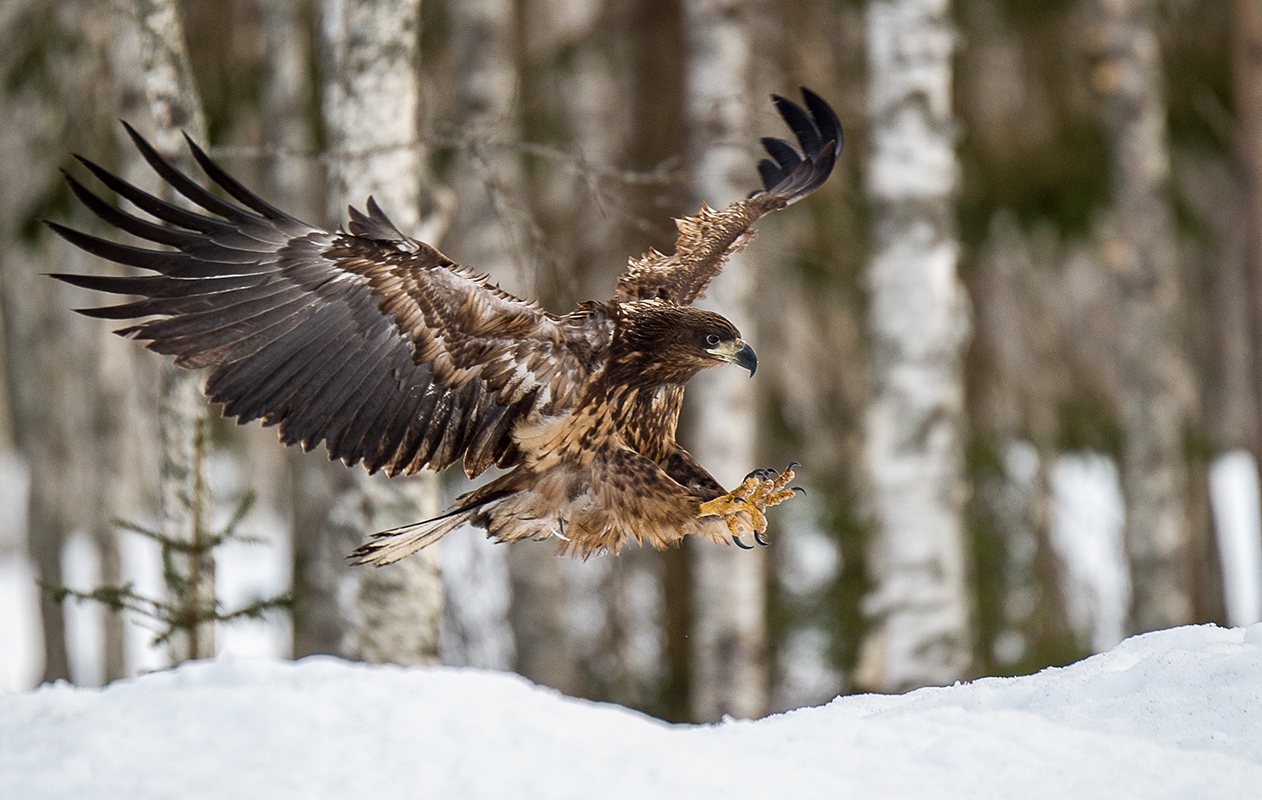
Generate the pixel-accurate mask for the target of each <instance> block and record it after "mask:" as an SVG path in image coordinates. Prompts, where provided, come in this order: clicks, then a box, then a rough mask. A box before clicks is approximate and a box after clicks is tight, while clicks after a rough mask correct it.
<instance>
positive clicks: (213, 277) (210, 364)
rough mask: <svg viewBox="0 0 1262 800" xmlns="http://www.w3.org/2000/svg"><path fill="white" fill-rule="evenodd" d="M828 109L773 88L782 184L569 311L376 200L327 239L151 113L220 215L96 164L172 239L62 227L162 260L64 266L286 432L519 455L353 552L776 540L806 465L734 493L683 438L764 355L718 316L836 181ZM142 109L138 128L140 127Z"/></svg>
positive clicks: (386, 458)
mask: <svg viewBox="0 0 1262 800" xmlns="http://www.w3.org/2000/svg"><path fill="white" fill-rule="evenodd" d="M802 97H803V100H804V102H805V108H803V107H802V106H800V105H798V104H797V103H794V102H792V101H790V100H787V99H785V98H784V97H780V96H777V95H772V101H773V103H774V104H775V107H776V109H777V110H778V111H779V113H780V116H781V117H782V118H783V119H784V121H785V123H786V124H787V125H788V127H789V128H790V129H791V130H792V132H793V134H794V135H795V137H796V139H797V144H796V145H795V144H793V143H791V142H789V141H786V140H784V139H778V138H770V137H769V138H764V139H762V144H763V146H764V148H765V149H766V151H767V154H768V155H769V156H770V158H765V159H763V160H762V161H761V162H760V163H759V164H758V172H759V175H760V177H761V179H762V183H763V188H762V189H759V190H757V191H754V192H753V193H751V194H750V195H749V196H748V197H746V198H745V199H743V200H739V201H737V202H734V203H732V204H731V205H729V206H727V207H726V208H724V209H722V210H721V211H715V210H712V209H710V208H709V207H707V206H705V205H704V204H703V205H702V207H701V210H700V212H699V213H698V214H697V215H696V216H692V217H688V218H686V219H682V220H676V225H677V227H678V231H679V233H678V239H677V241H676V244H675V252H674V253H673V254H671V255H663V254H662V253H659V252H657V251H656V250H649V252H648V253H646V254H645V255H643V256H642V257H640V258H638V259H631V260H630V261H629V265H628V268H627V270H626V272H625V274H623V275H622V277H620V278H619V279H618V283H617V291H616V294H615V296H614V297H613V298H611V299H609V300H606V301H603V302H596V301H588V302H584V303H582V304H580V305H579V306H578V308H576V309H575V310H574V311H572V312H570V313H568V314H565V315H555V314H551V313H548V312H547V311H545V310H544V309H543V308H541V307H540V306H539V305H538V304H536V303H534V302H530V301H528V300H523V299H521V298H518V297H515V296H513V295H512V294H509V293H508V292H505V291H504V290H502V289H500V288H499V287H498V286H497V285H496V284H494V283H492V282H491V281H490V280H489V279H488V277H487V276H485V275H479V274H477V273H475V272H474V271H472V270H470V269H468V268H467V267H464V266H462V265H460V264H457V263H456V262H455V261H453V260H452V259H450V258H448V257H447V256H445V255H443V254H442V253H441V252H439V251H438V250H437V249H435V248H434V247H432V246H430V245H428V244H426V243H425V242H421V241H418V240H416V239H413V238H411V237H409V236H407V235H406V234H405V233H403V232H402V231H400V230H399V229H398V228H397V227H396V226H395V225H394V224H393V223H391V222H390V220H389V219H388V218H387V217H386V215H385V213H384V212H383V211H382V210H381V208H380V207H378V205H377V203H376V202H375V201H374V200H373V199H372V198H371V197H370V198H368V201H367V205H366V208H367V213H364V212H361V211H359V210H358V209H356V208H354V207H351V208H349V215H350V220H349V223H348V224H347V225H346V226H345V228H343V229H339V230H336V231H327V230H323V229H321V228H320V227H317V226H314V225H310V224H308V223H306V222H302V221H300V220H298V219H295V218H294V217H292V216H290V215H289V214H286V213H285V212H283V211H281V210H279V209H277V208H275V207H273V206H272V205H270V204H268V203H267V202H265V201H263V200H262V199H260V198H259V197H258V196H257V195H255V194H254V193H252V192H251V191H249V190H248V189H246V188H245V187H244V186H243V185H242V184H241V183H239V182H238V181H237V180H236V179H234V178H233V177H231V176H230V175H229V174H228V173H227V172H225V171H224V170H223V169H222V168H221V167H219V166H218V165H217V164H216V163H215V162H214V161H212V160H211V159H210V158H209V157H208V156H207V155H206V153H205V152H203V151H202V149H201V148H199V147H198V146H197V145H196V144H195V143H194V142H193V140H192V139H191V138H189V137H188V136H187V135H186V136H185V139H186V140H187V143H188V146H189V149H190V151H191V153H192V156H193V159H194V160H195V161H196V162H197V164H198V165H199V166H200V167H201V169H202V171H203V172H204V173H205V175H206V177H207V178H208V179H209V180H210V181H211V182H212V183H213V184H214V185H216V186H218V188H219V189H220V190H221V191H222V194H223V195H226V197H227V198H229V199H225V198H224V197H223V196H221V195H220V194H216V193H214V192H212V191H211V190H210V189H208V188H206V187H204V186H203V185H201V184H199V183H198V182H196V181H194V180H193V179H191V178H190V177H189V176H188V175H186V174H185V173H184V172H182V171H180V170H179V169H177V168H176V167H174V166H173V165H172V164H171V163H170V162H168V161H167V160H166V159H164V158H163V157H162V156H161V155H160V154H159V153H158V152H157V151H156V150H155V149H154V148H153V147H152V146H151V145H150V144H149V143H148V142H147V141H145V139H144V138H143V137H141V136H140V135H139V134H137V133H136V131H135V130H134V129H133V128H131V126H126V127H127V132H128V133H129V135H130V136H131V139H132V141H133V142H134V143H135V146H136V148H137V149H138V150H139V152H140V154H141V156H142V157H143V158H144V159H145V161H147V162H148V164H149V165H150V166H151V167H152V168H153V169H154V171H155V172H156V173H157V174H158V176H159V177H161V178H162V179H163V180H164V181H165V182H166V183H167V184H169V185H170V187H171V188H172V189H174V190H175V191H176V192H178V193H179V194H180V195H183V197H184V198H186V199H187V200H188V201H190V202H191V203H192V204H193V205H194V206H196V210H190V209H189V208H185V207H182V206H179V205H175V204H172V203H169V202H166V201H164V200H162V199H160V198H158V197H156V196H154V195H152V194H149V193H147V192H145V191H142V190H140V189H138V188H137V187H135V186H133V185H132V184H130V183H128V182H126V181H124V180H122V179H121V178H119V177H117V176H116V175H113V174H111V173H110V172H109V171H107V170H105V169H103V168H102V167H100V166H99V165H97V164H95V163H93V162H92V161H90V160H88V159H86V158H83V157H81V156H75V158H76V159H77V160H78V161H79V163H80V164H82V165H83V167H84V168H86V170H87V171H88V172H90V173H91V174H92V175H93V176H95V178H96V179H97V180H99V181H100V183H101V184H102V185H104V186H105V187H106V188H107V189H109V190H110V191H112V192H114V193H115V194H116V195H117V196H118V197H119V198H123V199H125V200H127V201H129V202H130V203H131V204H132V205H133V206H135V208H136V209H139V210H140V211H142V212H144V213H145V214H146V215H148V216H149V217H151V218H152V219H146V218H144V217H141V216H137V215H136V214H133V213H131V212H130V211H127V210H124V209H123V208H120V207H119V206H117V205H114V204H111V203H109V202H106V201H105V200H104V199H102V198H101V197H100V196H99V195H97V194H95V193H94V192H93V191H91V190H89V189H88V188H87V187H85V186H84V184H83V183H81V182H80V181H79V180H78V179H76V178H75V177H74V176H73V175H71V174H70V173H68V172H66V173H64V174H65V179H66V181H67V183H68V184H69V187H70V189H71V190H72V192H73V193H74V194H75V196H76V197H77V198H78V199H79V200H80V201H81V202H82V203H83V205H84V206H86V207H87V208H88V209H89V210H90V211H91V212H93V213H94V214H95V215H96V216H98V217H100V218H101V219H102V220H104V221H105V222H107V223H109V224H110V225H112V226H114V227H116V228H118V229H120V230H121V231H124V232H126V233H128V234H131V235H133V236H135V237H138V238H139V239H143V240H146V241H147V242H148V243H152V244H157V245H163V246H165V247H164V249H153V248H152V247H137V246H133V245H128V244H120V243H117V242H114V241H110V240H107V239H103V238H100V237H97V236H93V235H90V234H87V233H83V232H81V231H77V230H73V229H71V228H67V227H66V226H64V225H60V224H57V223H56V222H48V223H47V224H48V225H49V227H50V228H52V230H53V231H55V232H56V233H57V234H59V235H60V236H62V237H63V238H65V239H66V240H68V241H69V242H70V243H71V244H73V245H75V246H77V247H79V248H82V249H83V250H85V251H87V252H89V253H91V254H93V255H96V256H99V257H101V258H105V259H108V260H110V261H113V262H116V263H119V264H123V265H127V266H130V267H136V268H139V269H142V270H146V271H147V272H148V273H149V274H145V275H138V276H130V277H116V276H102V275H77V274H55V275H53V277H55V278H57V279H59V280H61V281H65V282H66V283H69V284H72V285H74V286H79V287H84V288H86V289H90V290H93V291H100V292H108V293H113V294H117V295H127V296H131V297H134V298H137V299H133V300H130V301H129V302H122V303H120V304H117V305H111V306H105V307H100V308H90V309H79V310H78V311H79V313H82V314H86V315H87V316H89V317H98V318H104V319H110V320H130V321H133V322H134V323H135V324H131V325H129V326H128V327H124V328H121V329H119V330H118V331H116V332H117V333H119V334H120V335H123V336H127V337H135V338H138V339H141V340H144V341H146V342H147V345H146V346H147V347H148V348H149V349H150V350H153V351H156V352H158V353H162V354H166V355H172V356H174V357H175V363H176V364H177V365H179V366H181V367H186V368H188V369H201V368H210V370H211V371H210V374H209V377H208V378H207V381H206V385H205V393H206V394H207V395H208V396H209V397H210V399H211V400H212V401H214V402H216V403H220V404H222V406H223V414H224V415H225V416H226V417H230V418H235V419H236V420H237V422H238V423H239V424H245V423H248V422H251V421H253V420H262V424H263V425H265V426H270V425H277V426H279V434H280V440H281V441H282V442H283V443H285V444H300V445H301V446H302V447H303V449H304V450H311V449H312V448H315V447H317V446H318V445H319V444H320V443H321V442H324V445H325V447H326V448H327V450H328V453H329V458H330V459H340V460H341V461H342V462H343V463H344V464H346V465H347V466H348V467H350V466H354V465H355V464H357V463H360V462H362V463H363V465H364V466H365V467H366V468H367V470H368V471H369V472H370V473H373V472H376V471H378V470H385V472H386V473H387V474H388V475H390V476H395V475H399V474H404V475H408V474H412V473H415V472H417V471H418V470H421V469H422V468H429V469H432V470H441V469H444V468H446V467H448V466H450V465H452V464H454V463H455V462H456V461H457V460H460V459H463V467H464V471H465V474H466V475H468V476H469V477H470V478H474V477H477V476H478V475H481V474H482V473H483V472H485V471H486V470H487V469H489V468H490V467H498V468H500V469H501V470H506V472H504V473H503V474H501V475H499V476H498V477H496V478H495V479H494V480H491V481H489V482H488V483H486V484H485V485H483V486H481V487H479V488H477V489H474V490H472V491H470V492H468V493H465V494H463V495H461V496H460V497H458V498H457V499H456V501H455V503H454V505H453V506H452V507H450V508H449V509H447V510H446V512H445V513H443V514H442V515H440V516H438V517H435V518H433V519H428V520H424V521H421V522H416V523H414V524H410V525H405V526H403V527H400V528H395V529H393V530H388V531H383V532H380V533H376V534H373V535H372V537H371V539H370V541H368V542H367V543H366V544H364V545H363V546H362V547H360V548H359V549H357V550H356V551H355V552H354V553H352V554H351V556H350V557H351V558H352V559H353V560H354V561H355V562H356V563H361V564H375V565H378V566H380V565H384V564H389V563H392V562H394V561H397V560H399V559H401V558H404V557H405V556H408V555H411V554H412V553H415V552H416V551H418V550H420V549H421V548H422V547H425V546H426V545H428V544H431V543H433V542H435V541H437V540H438V539H440V538H442V537H443V536H444V535H446V534H447V533H449V532H450V531H452V530H454V529H455V528H457V527H459V526H461V525H473V526H476V527H480V528H483V529H484V530H485V531H486V533H487V536H488V537H490V538H492V539H494V540H496V541H499V542H514V541H520V540H523V539H547V538H552V537H555V538H556V539H557V540H558V542H559V544H560V550H561V552H562V553H566V554H570V555H574V556H577V557H580V558H587V557H588V556H591V555H593V554H596V553H601V552H606V551H608V552H613V553H617V552H618V551H619V550H620V548H621V547H622V546H623V544H624V543H626V542H627V541H628V540H629V539H633V540H635V541H636V542H637V543H640V544H645V543H647V544H650V545H652V546H654V547H656V548H659V549H660V548H665V547H669V546H673V545H678V544H679V543H680V542H681V541H682V540H683V538H684V537H685V536H688V535H690V534H691V535H696V536H699V537H701V538H703V539H705V540H707V541H710V542H713V543H716V544H729V543H731V544H736V545H738V546H740V547H742V548H744V549H750V548H751V547H752V546H751V545H748V544H746V543H745V542H744V541H743V539H742V538H741V537H742V536H743V535H744V534H746V533H751V532H752V534H753V537H754V539H755V541H757V542H758V543H759V544H762V545H765V544H767V539H766V538H765V536H764V533H765V531H766V527H767V520H766V515H765V511H766V509H767V508H769V507H771V506H774V505H777V504H779V503H781V502H783V501H785V500H787V499H789V498H791V497H793V496H794V493H795V491H801V490H800V489H796V488H795V487H792V486H790V482H791V481H792V480H793V478H794V471H793V468H794V467H796V466H797V465H796V464H791V465H789V468H788V469H786V470H784V471H783V472H777V471H775V470H755V471H754V472H751V473H750V474H749V475H748V476H747V477H746V478H745V479H744V480H743V481H742V482H741V483H740V485H739V486H737V487H735V488H734V489H732V490H731V491H728V490H726V489H724V488H723V487H722V486H721V485H720V484H719V482H718V481H716V480H715V479H714V478H713V477H712V476H711V475H710V474H709V473H708V472H706V470H705V469H704V468H703V467H702V466H701V465H700V464H699V463H697V460H696V459H695V458H693V457H692V455H691V454H689V453H688V451H686V450H685V449H684V448H683V447H681V446H680V445H679V443H678V442H677V441H676V439H675V432H676V425H677V423H678V420H679V412H680V408H681V406H682V403H683V396H684V387H685V385H686V384H687V383H688V381H689V380H690V379H691V378H692V377H693V376H694V375H696V374H697V373H698V372H700V371H701V370H703V369H706V368H708V367H713V366H718V365H723V364H734V365H736V366H738V367H743V368H745V369H747V370H749V372H750V375H751V377H752V375H753V373H754V370H755V369H756V367H757V365H758V360H757V357H756V355H755V354H754V350H753V348H751V347H750V346H749V345H748V344H747V343H746V342H745V341H744V340H743V339H742V338H741V333H740V331H738V330H737V329H736V327H735V326H734V325H732V323H731V322H729V321H728V320H727V319H725V318H724V317H723V316H721V315H719V314H716V313H714V312H712V311H707V310H702V309H699V308H694V307H693V306H692V302H693V301H694V300H696V299H697V298H698V297H701V296H702V294H703V293H704V292H705V290H706V287H707V286H708V285H709V283H710V281H711V280H712V279H713V278H714V277H715V276H716V275H718V274H719V271H720V270H721V269H722V268H723V265H724V263H725V262H726V260H727V258H728V256H730V255H731V254H732V253H734V252H736V251H738V250H740V249H742V248H743V247H744V246H745V245H746V244H747V243H748V242H749V240H750V239H751V238H752V237H753V230H752V229H751V226H752V225H753V224H754V222H756V221H757V220H758V219H759V218H760V217H762V216H763V215H764V214H767V213H769V212H771V211H776V210H778V209H781V208H784V207H785V206H787V205H789V204H790V203H793V202H795V201H797V200H799V199H801V198H803V197H805V196H807V195H808V194H810V193H811V192H813V191H815V190H816V189H817V188H818V187H819V186H821V185H822V184H823V183H824V181H825V180H826V179H827V178H828V176H829V174H830V173H831V172H832V170H833V166H834V164H835V163H836V160H837V158H838V156H839V155H840V154H841V151H842V146H843V143H844V141H843V134H842V127H841V123H840V122H839V120H838V119H837V115H836V113H834V111H833V109H832V108H830V107H829V105H828V104H827V103H826V102H824V101H823V100H822V99H821V98H820V97H819V96H818V95H816V94H815V93H814V92H811V91H810V90H808V89H805V88H804V89H802ZM124 124H125V123H124Z"/></svg>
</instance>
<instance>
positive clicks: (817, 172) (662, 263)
mask: <svg viewBox="0 0 1262 800" xmlns="http://www.w3.org/2000/svg"><path fill="white" fill-rule="evenodd" d="M802 96H803V98H804V99H805V101H806V109H803V108H802V107H801V106H799V105H797V104H796V103H794V102H792V101H790V100H786V99H785V98H783V97H780V96H778V95H772V100H773V101H774V103H775V106H776V110H777V111H779V112H780V116H781V117H783V118H784V121H785V123H786V124H787V125H788V126H789V128H790V129H791V130H792V131H793V133H794V135H795V136H796V137H797V140H798V144H799V145H800V147H795V146H794V145H793V144H791V143H789V142H787V141H785V140H783V139H774V138H770V137H768V138H765V139H763V140H762V143H763V147H764V148H765V149H766V150H767V153H768V155H770V156H771V158H770V159H763V160H762V161H761V162H760V163H759V164H758V173H759V176H760V177H761V178H762V181H763V188H762V189H760V190H758V191H756V192H753V193H752V194H750V196H749V197H748V198H746V199H744V200H738V201H737V202H735V203H732V204H731V205H729V206H727V207H726V208H724V209H723V210H722V211H714V210H712V209H711V208H709V207H708V206H706V205H705V204H704V203H703V204H702V206H701V211H700V212H698V213H697V215H696V216H693V217H687V218H686V219H681V220H676V223H675V224H676V226H677V227H678V228H679V237H678V238H677V240H676V242H675V252H674V253H672V254H671V255H669V256H668V255H663V254H662V253H659V252H657V251H656V250H649V252H647V253H645V254H644V255H643V256H641V257H640V258H638V259H632V260H631V262H630V263H629V264H628V267H627V271H626V272H625V273H624V274H623V275H622V277H621V278H619V279H618V299H619V300H623V301H629V300H652V299H660V300H665V301H667V302H671V303H677V304H679V305H687V304H689V303H691V302H692V301H694V300H696V299H697V298H698V297H701V296H702V295H704V294H705V290H706V287H707V286H709V285H710V281H712V280H713V279H714V278H715V276H717V275H718V274H719V272H721V271H722V269H723V265H724V264H725V263H727V259H728V257H729V256H731V255H732V254H733V253H736V252H739V251H740V250H742V249H743V248H744V247H745V245H747V244H748V243H749V241H750V240H751V239H752V238H753V235H754V232H753V230H752V229H751V226H752V225H753V224H754V223H755V222H757V221H758V219H759V218H761V217H762V216H763V215H764V214H769V213H771V212H772V211H776V210H778V209H781V208H784V207H785V206H787V205H789V204H790V203H795V202H797V201H798V200H800V199H802V198H803V197H806V196H807V195H809V194H810V193H811V192H814V191H815V190H816V189H818V188H819V187H820V186H822V185H823V184H824V181H826V180H828V176H829V175H830V174H832V171H833V166H834V165H835V164H836V162H837V158H838V156H840V155H841V150H842V147H843V146H844V134H843V132H842V128H841V122H840V121H839V120H838V119H837V115H836V113H834V112H833V110H832V108H831V107H829V105H828V104H827V103H826V102H824V101H823V100H822V99H821V98H820V97H819V95H817V94H815V93H814V92H812V91H811V90H809V89H806V88H803V89H802ZM808 109H809V111H808Z"/></svg>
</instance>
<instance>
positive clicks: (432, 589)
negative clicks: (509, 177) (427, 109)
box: [321, 0, 443, 664]
mask: <svg viewBox="0 0 1262 800" xmlns="http://www.w3.org/2000/svg"><path fill="white" fill-rule="evenodd" d="M321 10H322V26H321V28H322V30H321V33H322V37H323V42H322V44H323V49H324V53H323V59H324V67H325V75H324V104H323V116H324V123H325V131H326V134H327V143H328V148H329V210H328V214H329V217H330V218H331V219H336V220H338V221H341V220H344V218H345V216H346V205H347V204H348V203H350V204H354V205H357V206H359V207H361V208H362V207H363V204H364V203H365V202H366V201H367V199H368V196H369V195H372V196H374V197H375V198H376V200H377V203H378V204H379V205H380V206H381V207H382V209H383V210H384V211H385V212H386V213H387V214H388V215H389V216H390V218H391V220H392V221H393V222H394V223H395V224H396V225H397V226H398V227H399V228H400V229H401V230H403V231H404V232H406V233H409V234H412V235H417V236H420V235H421V227H422V220H421V216H420V206H421V180H422V177H423V175H424V174H425V171H426V170H425V160H424V158H423V152H422V149H421V146H420V142H419V127H418V124H419V118H418V104H419V102H420V85H419V76H418V74H417V62H418V47H419V41H418V29H419V26H420V2H419V0H384V1H383V2H372V0H324V2H323V3H322V6H321ZM431 241H432V238H431ZM433 243H434V244H436V245H437V244H438V243H437V242H433ZM355 476H356V485H355V487H354V488H352V489H351V490H349V491H347V492H344V493H343V494H342V495H341V496H340V497H339V498H338V500H337V504H338V507H339V508H337V509H335V515H336V514H338V513H339V512H340V514H341V515H342V522H343V523H344V524H345V525H346V526H348V527H357V528H359V530H360V531H361V532H362V534H363V535H366V534H368V533H371V532H373V531H379V530H385V529H388V528H392V527H395V526H398V525H403V524H406V523H409V522H415V521H417V520H420V519H424V518H427V517H432V516H434V515H436V514H437V513H438V512H439V493H438V479H437V478H436V477H435V476H433V475H429V474H425V475H422V476H418V477H414V478H395V479H393V480H387V479H386V478H385V476H384V475H382V474H378V475H374V476H369V475H367V474H365V473H364V471H363V470H362V469H359V468H356V470H355ZM361 539H362V536H361ZM336 541H337V540H334V542H336ZM330 544H334V543H333V542H331V543H330ZM324 554H325V555H326V557H329V558H337V559H339V563H338V564H337V565H336V566H334V565H331V564H329V565H326V566H329V567H330V568H331V569H332V570H334V571H335V572H336V571H337V570H342V573H341V575H342V577H341V579H340V581H339V583H340V584H341V586H339V589H341V590H342V593H341V597H343V598H344V602H346V603H347V604H348V607H347V608H345V609H344V614H343V622H344V624H345V625H346V627H345V628H343V632H342V636H341V637H340V638H341V643H340V648H339V649H340V651H341V654H342V655H346V656H349V657H354V658H359V659H362V660H364V661H376V662H384V661H390V662H395V663H400V664H433V663H437V662H438V641H439V630H440V625H441V621H442V615H443V588H442V577H441V570H440V558H441V545H431V546H430V547H427V548H425V549H424V550H422V551H421V552H420V553H417V554H416V555H415V556H412V557H410V558H407V559H404V560H403V561H400V562H399V563H397V564H393V565H391V566H388V567H382V568H380V569H373V568H363V567H344V566H342V564H341V562H340V559H341V558H342V557H343V556H344V553H343V552H340V551H339V548H338V547H337V546H336V545H335V544H334V546H327V547H325V548H324ZM352 587H353V588H352Z"/></svg>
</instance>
